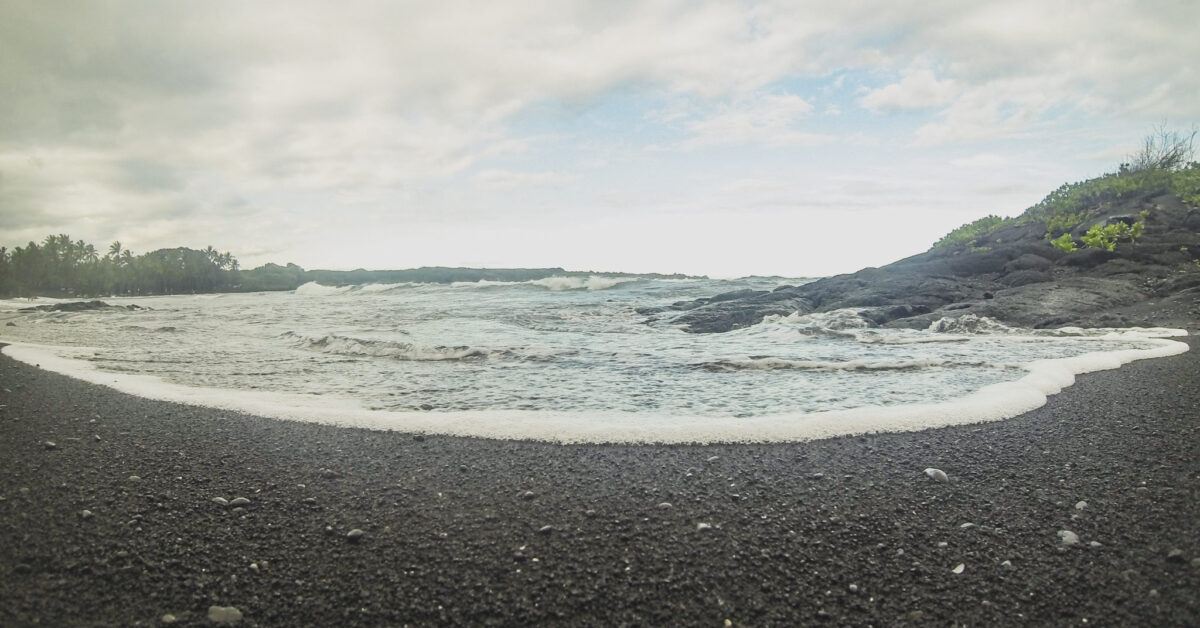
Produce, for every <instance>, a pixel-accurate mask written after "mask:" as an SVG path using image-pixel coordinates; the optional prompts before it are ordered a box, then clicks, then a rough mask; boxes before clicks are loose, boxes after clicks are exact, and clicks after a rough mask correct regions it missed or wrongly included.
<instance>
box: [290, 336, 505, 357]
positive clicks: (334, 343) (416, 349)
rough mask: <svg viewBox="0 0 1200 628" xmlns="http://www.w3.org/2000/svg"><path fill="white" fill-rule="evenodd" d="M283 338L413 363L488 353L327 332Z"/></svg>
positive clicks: (325, 349)
mask: <svg viewBox="0 0 1200 628" xmlns="http://www.w3.org/2000/svg"><path fill="white" fill-rule="evenodd" d="M283 337H284V338H286V339H288V340H290V341H292V343H293V344H294V345H295V346H297V347H299V348H301V349H308V350H312V351H319V352H321V353H331V354H334V355H348V356H360V357H376V358H392V359H396V360H406V361H413V362H432V361H441V360H466V359H468V358H481V359H482V358H487V357H488V356H489V355H491V354H492V351H491V350H489V349H483V348H480V347H467V346H461V347H423V346H420V345H417V344H413V343H410V342H398V341H394V340H368V339H363V338H351V337H349V336H338V335H336V334H330V335H328V336H321V337H320V338H309V337H308V336H303V335H300V334H296V333H294V332H290V331H289V332H286V333H284V334H283Z"/></svg>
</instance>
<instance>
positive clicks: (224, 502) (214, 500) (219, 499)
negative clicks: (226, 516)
mask: <svg viewBox="0 0 1200 628" xmlns="http://www.w3.org/2000/svg"><path fill="white" fill-rule="evenodd" d="M212 503H214V504H216V505H218V506H228V505H229V500H228V499H225V498H224V497H214V498H212Z"/></svg>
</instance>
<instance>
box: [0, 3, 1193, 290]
mask: <svg viewBox="0 0 1200 628" xmlns="http://www.w3.org/2000/svg"><path fill="white" fill-rule="evenodd" d="M901 4H902V3H896V2H886V1H885V2H857V3H846V2H843V3H826V2H797V1H786V2H745V3H735V2H712V3H703V2H691V1H689V2H665V1H664V2H566V1H564V2H552V3H543V2H448V1H445V0H442V1H438V2H345V3H337V4H336V5H335V4H334V3H328V2H294V1H293V2H232V1H229V2H226V1H215V2H204V3H198V2H171V1H160V0H154V1H143V2H137V1H123V2H100V1H89V2H78V3H75V2H61V1H59V2H42V1H30V2H22V1H20V0H8V1H6V2H4V3H3V4H0V102H3V103H4V104H3V111H4V115H3V116H0V245H7V246H14V245H21V244H24V243H25V242H27V241H29V240H41V239H42V238H43V237H44V236H45V235H47V234H50V233H68V234H70V235H71V236H72V237H73V238H75V239H85V240H88V241H91V242H94V243H96V244H97V245H98V246H100V245H106V244H107V243H108V242H111V241H112V240H120V241H121V242H122V243H124V244H125V246H126V247H128V248H131V249H133V250H134V251H136V252H143V251H146V250H151V249H154V248H158V247H163V246H178V245H184V246H195V247H203V246H205V245H208V244H211V245H213V246H215V247H217V248H219V249H222V250H230V251H232V252H234V254H235V255H237V256H238V257H239V258H240V259H241V260H242V263H243V266H252V265H257V264H260V263H264V262H267V261H277V262H281V263H282V262H288V261H292V262H296V263H299V264H301V265H302V266H305V267H310V268H316V267H328V268H353V267H359V266H364V267H374V268H400V267H411V266H419V265H434V264H441V265H488V266H559V265H561V266H566V267H569V268H574V269H595V270H634V271H659V272H676V271H678V272H692V273H708V274H715V275H735V274H747V273H758V274H785V275H813V274H826V273H833V272H845V271H850V270H854V269H856V268H858V267H860V266H863V265H877V264H883V263H886V262H888V261H891V260H892V259H895V258H897V257H901V256H904V255H908V254H912V253H915V252H918V251H920V250H923V249H924V248H926V247H928V245H929V244H931V243H932V242H933V241H934V240H936V239H937V238H938V237H939V236H940V235H942V234H943V233H945V231H947V230H949V229H950V228H953V227H954V226H957V225H958V224H961V223H963V222H966V221H969V220H973V219H975V218H977V217H979V216H982V215H984V214H987V213H1004V214H1012V213H1017V212H1020V211H1022V210H1023V209H1024V208H1025V207H1027V206H1028V205H1030V204H1032V203H1034V202H1036V201H1037V200H1039V199H1040V198H1041V196H1043V195H1044V194H1045V193H1047V192H1049V191H1050V190H1051V189H1053V188H1054V187H1057V186H1058V185H1059V184H1061V183H1062V182H1064V181H1067V180H1078V179H1082V178H1086V177H1089V176H1094V175H1096V174H1099V173H1101V172H1103V171H1105V170H1107V169H1112V168H1114V167H1115V166H1116V164H1117V163H1118V162H1119V161H1120V159H1121V156H1122V155H1124V154H1126V153H1129V152H1131V151H1132V150H1133V149H1134V148H1135V147H1136V145H1137V143H1138V142H1139V141H1140V139H1141V137H1142V136H1143V135H1144V134H1145V133H1147V132H1149V131H1150V130H1151V128H1152V127H1153V126H1154V125H1155V124H1158V123H1161V122H1166V123H1168V124H1169V125H1172V126H1178V127H1181V128H1190V127H1191V126H1192V125H1193V124H1194V123H1196V122H1197V121H1200V99H1198V98H1197V95H1198V94H1200V68H1198V67H1197V65H1196V63H1197V62H1196V60H1197V59H1200V38H1198V37H1196V36H1195V33H1194V31H1195V25H1196V24H1200V4H1197V3H1195V2H1192V1H1190V0H1180V1H1177V2H1173V1H1166V0H1162V1H1157V2H1115V1H1104V2H1101V1H1097V2H1070V3H1066V2H1064V3H1052V2H1044V1H1036V2H1017V1H1003V2H959V1H945V2H938V1H927V2H922V3H903V5H904V6H901ZM830 234H838V236H837V237H830ZM101 248H104V247H101Z"/></svg>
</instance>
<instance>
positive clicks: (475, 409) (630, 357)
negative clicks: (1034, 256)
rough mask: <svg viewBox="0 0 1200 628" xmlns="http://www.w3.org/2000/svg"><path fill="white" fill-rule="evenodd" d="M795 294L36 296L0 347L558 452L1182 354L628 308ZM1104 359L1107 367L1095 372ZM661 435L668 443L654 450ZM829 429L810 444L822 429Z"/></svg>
mask: <svg viewBox="0 0 1200 628" xmlns="http://www.w3.org/2000/svg"><path fill="white" fill-rule="evenodd" d="M802 281H803V280H773V279H742V280H727V281H717V280H707V279H691V280H662V279H636V278H626V277H621V278H615V277H604V276H593V277H552V278H548V279H542V280H537V281H531V282H521V283H496V282H479V283H459V284H450V285H445V284H389V285H384V284H369V285H362V286H349V287H341V288H333V287H326V286H320V285H317V284H308V285H306V286H302V287H301V288H300V289H298V290H296V291H295V292H278V293H257V294H221V295H198V296H169V297H150V298H112V299H107V300H106V301H107V302H109V303H111V304H114V305H130V304H135V305H138V306H141V307H143V308H147V309H137V310H125V309H113V310H104V311H92V312H75V313H48V312H18V311H16V310H17V308H20V307H28V306H29V305H31V304H34V305H36V304H38V303H48V302H52V301H51V300H46V299H43V300H39V301H36V302H33V303H30V302H26V301H4V302H0V324H3V323H7V322H12V323H14V325H15V326H4V327H0V330H2V331H0V334H2V335H0V338H3V340H5V341H6V342H17V343H23V344H32V345H41V346H42V348H30V347H26V348H25V351H28V352H33V354H35V355H36V356H40V357H41V359H42V360H43V361H47V362H49V361H52V360H51V358H54V360H53V361H54V364H56V365H57V367H56V368H57V369H58V370H64V371H69V372H72V373H73V374H76V375H79V374H81V373H84V372H86V373H89V374H90V375H89V376H90V377H92V378H93V379H98V380H100V381H102V382H104V383H107V384H109V385H117V384H120V383H121V382H124V383H125V385H127V386H129V385H132V384H131V382H135V381H136V382H138V384H137V385H136V389H137V392H138V393H139V394H145V395H148V396H160V397H170V398H179V397H180V395H183V396H184V397H186V398H187V399H186V400H187V401H189V402H194V403H208V404H210V405H222V406H225V407H231V408H235V409H244V410H248V411H257V412H262V413H266V414H274V415H284V416H293V417H297V418H314V417H315V418H321V417H324V418H321V420H335V421H342V422H349V423H356V424H370V425H372V426H375V427H397V428H400V429H421V430H424V431H447V432H452V433H471V434H479V435H489V436H510V437H525V438H548V439H558V440H597V439H599V440H664V439H665V440H692V439H694V440H709V439H712V438H716V437H715V436H713V435H714V434H723V435H724V436H721V437H720V439H722V440H739V439H741V437H740V436H739V435H742V434H744V435H745V438H746V439H751V440H761V439H767V440H771V439H778V438H782V437H780V436H770V434H782V433H787V434H796V433H802V432H803V430H800V428H799V427H798V426H799V425H801V424H802V423H803V422H805V421H808V422H809V423H810V424H812V425H817V424H818V423H819V421H818V420H817V419H816V418H814V417H824V420H825V422H826V423H828V422H829V420H831V417H830V416H825V414H828V413H830V412H842V413H845V412H847V411H849V412H850V413H851V414H850V415H837V416H843V418H845V417H850V418H848V419H845V420H840V423H841V424H842V425H844V426H846V429H850V428H851V427H852V426H854V425H857V423H855V421H859V422H861V421H862V417H863V416H864V414H863V413H864V412H867V411H869V413H870V414H871V415H872V416H874V417H875V418H874V419H872V420H871V421H870V422H869V424H867V425H868V427H867V428H866V429H886V426H885V427H884V428H879V427H876V428H871V427H870V425H877V426H878V425H882V423H881V422H883V421H885V419H886V417H888V416H891V417H892V419H891V420H892V422H893V423H894V424H896V425H898V426H900V428H903V426H904V424H905V423H904V422H905V421H908V422H912V421H914V420H917V421H918V422H919V419H913V418H911V417H910V418H909V419H904V420H899V419H896V417H900V416H902V415H905V411H901V410H899V409H900V408H910V409H911V408H913V407H921V406H929V405H931V404H947V403H958V402H959V401H961V400H963V399H964V398H968V397H970V396H971V395H974V399H975V400H976V401H978V400H979V396H980V394H981V393H980V391H984V392H989V393H995V390H993V389H995V388H996V387H998V386H999V387H1003V386H1005V385H1007V384H1011V383H1012V382H1018V381H1025V380H1028V378H1029V376H1030V375H1031V372H1033V371H1037V370H1038V369H1037V368H1034V367H1035V366H1036V365H1039V364H1042V361H1046V360H1058V361H1059V364H1067V363H1066V362H1064V361H1063V360H1064V359H1072V358H1073V359H1075V363H1074V364H1073V366H1070V368H1069V369H1068V370H1071V371H1073V372H1080V371H1084V370H1091V369H1092V368H1094V367H1093V366H1089V364H1106V363H1107V362H1106V360H1107V361H1111V360H1113V359H1115V360H1116V362H1117V363H1118V364H1119V363H1120V362H1124V361H1128V360H1129V359H1134V358H1136V357H1149V356H1151V355H1159V354H1165V353H1168V352H1172V351H1173V352H1178V351H1179V347H1178V346H1177V345H1179V343H1168V342H1167V341H1163V340H1158V339H1156V337H1159V336H1165V335H1171V333H1172V332H1169V331H1167V330H1089V331H1084V330H1054V331H1032V330H1016V329H1010V328H1007V327H1005V326H1003V325H999V324H996V323H993V322H991V321H987V320H986V319H984V320H978V319H971V318H968V319H963V320H961V321H954V320H952V321H945V322H943V323H942V324H941V325H939V326H938V329H939V331H932V330H929V331H913V330H885V329H878V328H875V329H872V328H870V327H869V326H868V325H867V323H866V322H865V321H864V320H862V319H861V318H859V317H858V316H857V315H856V314H855V313H854V312H852V311H839V312H831V313H826V314H819V315H810V316H799V315H793V316H788V317H772V318H769V319H767V320H766V321H764V322H762V323H760V324H758V325H755V326H752V327H749V328H745V329H740V330H736V331H733V332H729V333H724V334H688V333H685V332H683V331H681V330H680V329H679V328H678V327H676V326H675V325H673V324H672V322H671V316H669V315H667V316H662V317H660V318H659V319H658V320H655V321H652V322H648V321H647V317H646V316H642V315H639V314H637V313H636V311H635V309H636V308H638V307H643V306H656V305H665V304H669V303H672V302H675V301H680V300H686V299H692V298H696V297H700V296H711V295H714V294H717V293H720V292H724V291H728V290H735V289H741V288H747V287H753V288H759V289H772V288H774V287H777V286H778V285H782V284H785V283H787V284H795V283H799V282H802ZM47 347H49V348H47ZM8 352H9V353H13V351H12V350H9V351H8ZM20 352H21V350H20V349H18V350H17V352H16V354H19V353H20ZM16 354H14V355H16ZM1097 354H1103V355H1105V356H1108V357H1107V358H1101V359H1100V360H1099V362H1097V359H1096V356H1097ZM18 357H20V356H19V355H18ZM1064 368H1065V367H1064ZM1031 369H1032V371H1031ZM1043 370H1044V369H1043ZM1060 370H1061V369H1060ZM1063 377H1064V376H1063V375H1061V374H1059V375H1055V376H1053V377H1051V378H1050V379H1051V380H1055V379H1062V378H1063ZM1044 379H1045V377H1043V378H1042V380H1044ZM1042 380H1039V382H1041V383H1036V382H1035V383H1034V384H1033V388H1035V389H1038V390H1042V389H1045V390H1042V392H1043V393H1044V392H1054V390H1052V389H1053V388H1054V387H1055V386H1061V385H1063V384H1062V383H1061V382H1059V383H1051V384H1046V383H1045V382H1044V381H1042ZM156 382H157V384H156ZM1069 383H1070V382H1069V381H1068V382H1065V384H1069ZM172 390H173V391H174V392H173V393H170V394H168V391H172ZM248 392H258V393H263V394H269V395H272V396H270V397H265V396H262V395H259V396H257V397H256V396H253V395H249V396H248V395H247V394H246V393H248ZM1021 396H1022V395H1021V393H1018V392H1014V391H1009V392H1008V393H1007V397H1005V395H1003V394H1002V395H999V396H997V395H996V394H989V395H988V398H989V400H990V401H988V402H987V403H988V404H991V405H989V406H988V407H987V408H986V412H983V411H982V409H981V408H976V409H975V410H973V411H972V412H974V413H975V414H977V415H979V414H980V413H981V412H982V414H984V415H987V416H986V417H983V418H989V417H992V415H993V414H996V412H997V411H998V410H997V408H996V407H993V406H996V404H1000V405H1004V403H1006V402H1004V401H1003V398H1006V399H1007V403H1008V405H1009V406H1012V408H1016V410H1013V409H1012V408H1010V409H1009V410H1008V411H1007V412H1008V413H1009V414H1012V413H1015V411H1023V410H1022V408H1025V406H1028V405H1029V403H1031V402H1029V401H1025V400H1022V401H1020V403H1013V402H1014V401H1015V400H1017V399H1020V398H1021ZM976 405H979V404H978V403H976ZM1025 409H1027V408H1025ZM957 412H958V413H959V414H960V415H961V414H963V412H966V410H963V409H962V408H959V409H958V410H957ZM823 413H824V414H823ZM932 414H937V412H933V413H932ZM968 414H969V413H968ZM1001 414H1003V413H1001ZM356 417H357V418H356ZM364 417H369V418H364ZM968 418H970V417H968ZM943 420H944V419H943ZM572 421H574V422H576V423H577V424H576V425H574V426H572V425H570V422H572ZM835 422H839V421H835ZM664 426H665V427H664ZM772 426H773V427H772ZM664 429H665V430H666V431H668V432H670V433H671V434H673V435H674V436H671V437H669V438H667V437H663V436H662V433H663V430H664ZM823 429H824V430H825V431H822V432H819V434H818V435H822V434H825V433H826V432H828V431H829V429H831V428H828V427H827V428H823ZM780 430H782V432H780ZM798 430H799V432H798ZM835 431H836V430H835ZM569 434H575V435H576V436H569ZM581 434H582V435H583V436H580V435H581ZM588 434H591V436H588ZM600 434H603V436H599V435H600ZM656 434H658V435H657V436H656ZM689 435H690V436H689ZM706 435H707V436H706ZM789 438H790V437H789Z"/></svg>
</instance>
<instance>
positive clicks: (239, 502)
mask: <svg viewBox="0 0 1200 628" xmlns="http://www.w3.org/2000/svg"><path fill="white" fill-rule="evenodd" d="M229 505H230V506H249V505H250V500H248V499H246V498H245V497H236V498H234V500H233V501H231V502H229Z"/></svg>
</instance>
